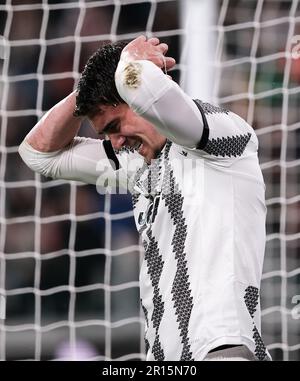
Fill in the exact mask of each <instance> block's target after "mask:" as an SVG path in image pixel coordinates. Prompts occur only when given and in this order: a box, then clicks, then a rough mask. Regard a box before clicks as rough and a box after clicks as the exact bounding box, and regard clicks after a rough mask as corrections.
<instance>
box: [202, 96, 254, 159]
mask: <svg viewBox="0 0 300 381" xmlns="http://www.w3.org/2000/svg"><path fill="white" fill-rule="evenodd" d="M194 102H195V104H196V105H197V107H198V109H199V112H200V113H201V115H202V119H203V126H204V128H203V134H202V137H201V140H200V141H199V143H198V145H197V148H196V150H197V151H198V152H199V154H200V155H201V156H203V157H204V158H205V159H208V160H213V161H222V162H223V163H226V162H227V163H229V164H230V163H231V162H232V161H234V160H235V159H238V158H241V157H244V156H248V155H251V154H256V153H257V150H258V140H257V137H256V134H255V132H254V130H253V128H252V127H251V126H250V125H249V124H248V123H247V122H246V121H245V120H244V119H242V118H241V117H239V116H238V115H237V114H235V113H233V112H231V111H229V110H226V109H224V108H221V107H217V106H213V105H212V104H210V103H204V102H202V101H200V100H194Z"/></svg>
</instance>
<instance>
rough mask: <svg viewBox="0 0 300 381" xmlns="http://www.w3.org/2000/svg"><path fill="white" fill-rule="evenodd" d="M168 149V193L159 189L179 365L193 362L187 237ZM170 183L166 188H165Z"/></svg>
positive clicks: (166, 152)
mask: <svg viewBox="0 0 300 381" xmlns="http://www.w3.org/2000/svg"><path fill="white" fill-rule="evenodd" d="M170 146H171V145H169V147H167V149H166V151H165V160H166V165H165V174H164V181H163V187H165V186H169V190H168V191H167V190H165V191H164V189H163V191H162V198H163V199H164V201H165V205H166V207H167V209H168V213H170V214H171V218H172V220H173V223H174V225H175V232H174V235H173V239H172V246H173V253H174V254H175V259H176V260H177V270H176V274H175V279H174V282H173V286H172V291H171V292H172V294H173V298H172V300H173V301H174V307H175V311H176V312H175V314H176V315H177V322H178V326H179V330H180V336H181V342H182V344H183V349H182V353H181V356H180V360H181V361H191V360H193V354H192V352H191V350H190V349H191V345H190V339H189V335H188V326H189V321H190V316H191V312H192V309H193V297H192V295H191V290H190V288H189V285H190V283H189V275H188V268H187V264H186V253H185V241H186V237H187V225H186V223H185V218H184V216H183V196H182V195H181V193H180V191H179V187H178V184H176V183H175V177H174V174H173V170H172V168H171V165H170V163H168V154H169V149H170ZM168 182H170V184H168Z"/></svg>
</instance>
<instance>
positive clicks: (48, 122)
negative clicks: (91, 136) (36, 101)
mask: <svg viewBox="0 0 300 381" xmlns="http://www.w3.org/2000/svg"><path fill="white" fill-rule="evenodd" d="M75 103H76V93H75V91H74V92H73V93H71V94H70V95H68V96H67V97H66V98H64V99H63V100H62V101H61V102H59V103H58V104H56V105H55V106H54V107H52V108H51V109H50V110H49V111H48V112H47V113H46V114H45V115H44V116H43V118H42V119H41V120H40V121H39V122H38V123H37V124H36V125H35V126H34V128H33V129H32V130H31V131H30V132H29V134H28V135H27V136H26V138H25V139H26V141H27V142H28V143H29V144H30V145H31V147H33V148H34V149H36V150H37V151H40V152H52V151H58V150H60V149H62V148H64V147H66V146H67V145H68V144H69V143H70V142H71V141H72V139H73V138H74V136H75V135H76V134H77V132H78V130H79V127H80V124H81V122H82V118H80V117H74V116H73V111H74V109H75Z"/></svg>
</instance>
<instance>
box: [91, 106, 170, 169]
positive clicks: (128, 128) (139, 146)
mask: <svg viewBox="0 0 300 381" xmlns="http://www.w3.org/2000/svg"><path fill="white" fill-rule="evenodd" d="M101 110H102V111H101V112H98V113H97V114H95V115H94V116H93V117H90V118H89V120H90V122H91V123H92V126H93V127H94V129H95V130H96V132H97V133H98V134H105V135H107V136H108V137H109V139H110V140H111V143H112V146H113V147H114V148H115V149H120V148H122V147H124V146H126V147H132V148H135V149H136V150H137V151H138V153H139V154H140V155H142V156H144V157H145V159H146V161H147V162H150V161H151V159H153V158H155V157H156V156H157V154H158V153H159V152H160V151H161V149H162V147H163V146H164V144H165V141H166V138H165V137H164V136H163V135H161V134H159V133H158V132H157V131H156V129H155V128H154V126H153V125H152V124H151V123H150V122H148V121H147V120H146V119H144V118H142V117H140V116H139V115H137V114H136V113H135V112H134V111H132V110H131V109H130V107H129V106H128V105H127V104H120V105H117V106H116V107H114V106H101Z"/></svg>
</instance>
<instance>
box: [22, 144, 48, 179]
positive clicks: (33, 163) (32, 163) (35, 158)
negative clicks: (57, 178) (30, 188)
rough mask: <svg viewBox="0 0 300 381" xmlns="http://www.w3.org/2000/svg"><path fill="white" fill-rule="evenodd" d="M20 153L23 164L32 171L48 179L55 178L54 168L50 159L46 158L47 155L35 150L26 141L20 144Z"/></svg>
mask: <svg viewBox="0 0 300 381" xmlns="http://www.w3.org/2000/svg"><path fill="white" fill-rule="evenodd" d="M18 153H19V155H20V156H21V158H22V160H23V162H24V163H25V164H26V165H27V167H29V168H30V169H31V170H32V171H34V172H37V173H40V174H41V175H44V176H46V177H54V176H53V173H52V170H51V168H52V166H51V162H50V160H49V158H47V157H45V156H44V155H45V153H43V152H39V151H37V150H35V149H34V148H33V147H32V146H31V145H30V144H29V143H28V141H27V140H26V139H24V140H23V142H22V143H21V144H20V146H19V148H18Z"/></svg>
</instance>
